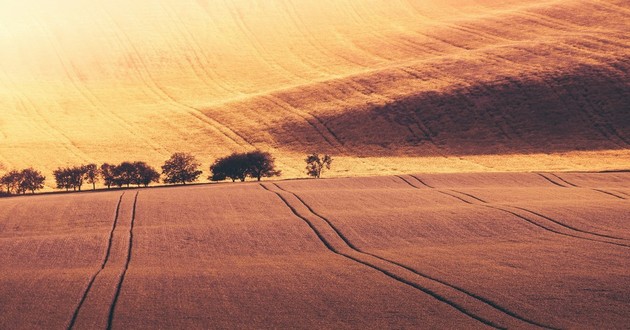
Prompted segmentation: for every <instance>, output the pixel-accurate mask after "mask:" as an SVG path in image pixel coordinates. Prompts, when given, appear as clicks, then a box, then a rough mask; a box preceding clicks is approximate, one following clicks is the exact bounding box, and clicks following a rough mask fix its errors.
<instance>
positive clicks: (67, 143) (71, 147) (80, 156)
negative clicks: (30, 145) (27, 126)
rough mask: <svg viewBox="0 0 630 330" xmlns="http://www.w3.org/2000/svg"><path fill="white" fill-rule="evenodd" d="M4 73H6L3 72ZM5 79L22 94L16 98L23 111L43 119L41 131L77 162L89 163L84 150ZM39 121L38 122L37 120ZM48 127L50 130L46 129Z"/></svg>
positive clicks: (19, 91) (17, 90)
mask: <svg viewBox="0 0 630 330" xmlns="http://www.w3.org/2000/svg"><path fill="white" fill-rule="evenodd" d="M0 71H2V70H0ZM2 72H3V73H4V71H2ZM5 77H6V78H7V79H9V81H10V82H11V84H12V85H13V90H15V91H16V92H18V93H19V94H21V95H22V96H19V95H15V94H14V96H15V97H17V98H18V99H19V102H18V103H19V104H20V106H21V107H22V109H23V112H24V113H31V114H32V115H33V116H32V117H31V118H39V119H41V122H42V123H43V125H38V126H40V127H41V128H42V129H41V131H43V132H46V134H47V135H48V136H50V137H54V138H55V139H56V140H57V141H61V146H63V148H64V149H66V150H67V151H68V152H69V153H70V154H73V155H74V156H75V157H76V159H77V160H81V161H89V160H90V157H89V156H88V155H87V154H86V153H85V152H83V150H81V149H80V148H79V147H77V146H76V145H75V144H74V142H72V140H71V139H70V138H69V137H68V136H67V135H66V134H64V133H63V130H61V129H59V128H57V127H56V126H54V125H53V124H52V123H51V121H50V120H49V119H47V118H46V116H44V115H43V114H42V113H41V112H40V111H39V108H38V107H37V106H36V105H35V103H34V102H33V101H32V100H31V99H30V98H29V97H28V96H27V95H25V94H24V92H23V91H21V89H20V88H19V87H18V86H17V84H16V83H15V82H14V81H12V80H11V79H10V78H9V77H8V76H6V75H5ZM24 100H26V102H27V103H28V104H29V106H27V105H26V103H25V102H24ZM29 108H30V109H32V110H31V111H28V109H29ZM35 121H37V120H35ZM46 127H47V128H48V129H46Z"/></svg>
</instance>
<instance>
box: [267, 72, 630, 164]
mask: <svg viewBox="0 0 630 330" xmlns="http://www.w3.org/2000/svg"><path fill="white" fill-rule="evenodd" d="M627 72H630V64H627V63H625V62H617V63H613V64H610V65H609V67H590V66H582V67H579V68H577V69H576V70H575V71H573V72H571V73H568V74H564V75H556V76H550V75H547V76H544V77H542V78H538V77H537V78H517V77H501V78H499V79H497V80H496V81H494V82H492V83H488V84H485V83H484V84H476V85H472V86H456V87H454V88H452V89H451V90H449V91H447V92H442V93H438V92H433V91H426V92H418V93H417V94H415V95H412V96H409V97H406V98H404V99H400V100H396V101H395V102H391V103H389V104H386V105H374V104H369V105H367V106H366V107H364V108H362V109H348V110H347V111H346V112H344V113H340V114H336V115H334V116H319V117H318V118H319V120H320V121H321V122H322V123H323V125H325V127H326V128H327V130H328V131H329V132H330V135H329V137H328V138H327V139H324V138H323V137H322V136H318V134H319V133H318V132H317V131H315V130H312V129H310V128H309V126H312V125H310V124H309V123H307V122H305V121H300V122H289V123H284V124H283V127H282V129H281V130H278V131H284V132H309V134H312V135H313V136H311V137H307V140H309V141H312V144H311V145H306V146H304V145H302V146H300V150H296V151H299V152H302V151H304V149H305V148H306V149H313V150H320V151H324V152H333V153H336V154H338V155H339V154H346V155H355V156H387V155H399V156H403V155H404V156H424V155H436V154H457V155H471V154H475V155H479V154H498V153H504V154H506V153H507V154H509V153H547V152H566V151H574V150H604V149H626V148H628V147H629V143H630V75H629V74H628V73H627ZM275 138H276V141H277V142H278V144H279V145H281V146H282V145H289V146H290V145H291V143H285V142H289V141H290V140H291V138H292V137H290V136H284V135H282V136H280V135H279V136H275ZM331 140H332V141H331ZM335 146H336V147H335ZM289 148H291V147H289Z"/></svg>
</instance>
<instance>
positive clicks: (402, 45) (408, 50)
mask: <svg viewBox="0 0 630 330" xmlns="http://www.w3.org/2000/svg"><path fill="white" fill-rule="evenodd" d="M348 5H349V10H348V12H350V13H351V14H352V15H354V17H355V18H356V20H355V22H356V23H358V25H359V26H360V27H362V28H363V30H364V31H365V32H368V33H369V34H371V35H372V36H373V37H374V38H376V39H377V40H378V41H379V42H381V43H383V44H385V45H389V46H391V47H393V49H396V50H398V51H400V52H402V53H404V54H406V56H407V57H412V58H413V57H416V56H417V54H418V53H419V51H422V50H423V49H422V48H423V47H422V46H420V43H413V42H412V43H410V42H408V41H405V42H400V41H396V40H393V38H392V36H391V35H386V34H384V33H382V30H379V29H374V28H373V26H374V22H371V21H369V20H368V19H365V18H364V17H363V15H361V14H360V12H359V9H358V8H357V4H355V2H353V1H349V2H348ZM375 17H378V16H375ZM375 56H381V55H376V54H375ZM394 59H396V58H391V59H389V61H390V62H391V61H392V60H394Z"/></svg>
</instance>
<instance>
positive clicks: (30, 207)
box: [0, 173, 630, 329]
mask: <svg viewBox="0 0 630 330" xmlns="http://www.w3.org/2000/svg"><path fill="white" fill-rule="evenodd" d="M629 182H630V174H629V173H572V174H560V173H555V174H554V173H541V174H536V173H503V174H498V173H485V174H420V175H402V176H387V177H372V178H345V179H326V180H290V181H276V182H263V183H262V184H258V183H244V184H238V183H237V184H218V185H199V186H190V187H173V188H151V189H139V190H135V189H131V190H121V191H104V192H95V193H82V194H52V195H41V196H32V197H31V196H26V197H14V198H6V199H0V309H1V310H2V312H1V313H0V328H2V329H16V328H17V329H19V328H22V329H32V328H67V327H72V328H77V329H84V328H90V329H92V328H106V327H107V326H108V325H109V326H113V327H114V328H117V329H126V328H151V329H155V328H202V327H203V328H207V327H211V328H273V327H277V328H349V327H352V328H366V327H369V328H386V327H387V328H449V329H452V328H485V327H488V328H493V327H494V328H504V327H509V328H537V327H545V328H594V329H595V328H596V329H611V328H624V327H626V326H627V325H628V324H630V305H629V304H628V301H629V298H630V274H629V273H628V270H629V269H630V217H629V214H630V212H628V210H629V206H628V203H629V201H630V185H629Z"/></svg>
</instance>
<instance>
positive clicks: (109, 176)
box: [100, 163, 116, 189]
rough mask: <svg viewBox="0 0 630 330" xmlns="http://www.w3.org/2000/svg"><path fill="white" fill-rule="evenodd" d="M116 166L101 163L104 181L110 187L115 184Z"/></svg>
mask: <svg viewBox="0 0 630 330" xmlns="http://www.w3.org/2000/svg"><path fill="white" fill-rule="evenodd" d="M115 169H116V166H114V165H111V164H108V163H105V164H103V165H101V170H100V174H101V177H102V178H103V183H104V184H105V185H106V186H107V189H110V188H111V187H112V185H113V184H115V179H116V175H115V173H114V171H115Z"/></svg>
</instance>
